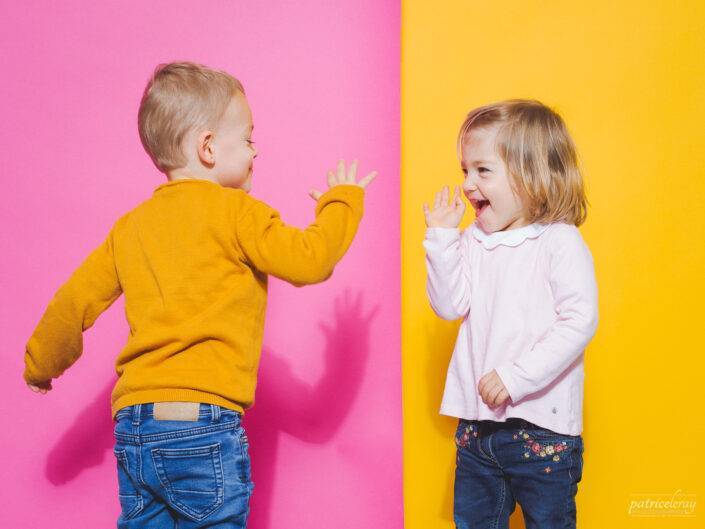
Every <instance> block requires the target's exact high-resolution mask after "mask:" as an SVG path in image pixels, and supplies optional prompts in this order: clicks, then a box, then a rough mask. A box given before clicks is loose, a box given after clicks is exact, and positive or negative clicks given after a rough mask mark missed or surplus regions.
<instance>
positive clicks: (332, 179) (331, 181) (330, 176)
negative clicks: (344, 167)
mask: <svg viewBox="0 0 705 529" xmlns="http://www.w3.org/2000/svg"><path fill="white" fill-rule="evenodd" d="M334 185H335V174H334V173H333V171H328V187H333V186H334Z"/></svg>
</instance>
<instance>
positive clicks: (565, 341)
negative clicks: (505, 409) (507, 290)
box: [495, 226, 598, 403]
mask: <svg viewBox="0 0 705 529" xmlns="http://www.w3.org/2000/svg"><path fill="white" fill-rule="evenodd" d="M569 228H570V229H566V230H560V231H558V232H557V233H556V236H555V237H554V240H553V241H551V248H550V258H549V280H550V285H551V291H552V293H553V299H554V307H555V312H556V320H555V322H554V324H553V325H552V326H551V328H550V329H549V330H548V331H547V332H546V334H545V335H544V336H543V337H542V338H541V339H539V340H538V341H537V342H536V343H535V344H534V345H533V347H532V348H531V349H529V350H527V351H525V352H524V353H522V354H521V355H520V356H519V357H518V358H515V359H514V360H512V361H509V362H505V363H504V364H502V365H500V366H498V367H497V368H495V370H496V372H497V374H498V375H499V378H500V379H502V382H503V383H504V385H505V387H506V388H507V391H508V393H509V396H510V398H511V399H512V402H514V403H516V402H518V401H519V400H521V399H522V398H524V397H525V396H526V395H529V394H531V393H534V392H536V391H539V390H541V389H543V388H545V387H546V386H548V385H549V384H550V383H551V382H552V381H553V380H555V379H556V378H557V377H558V376H559V375H560V374H561V373H562V372H563V371H564V370H565V369H567V368H568V367H569V366H570V364H572V363H573V362H574V361H575V360H576V359H577V358H578V357H579V356H580V355H581V354H582V353H583V351H584V349H585V347H586V346H587V344H588V343H589V342H590V340H591V339H592V337H593V336H594V334H595V331H596V330H597V322H598V299H597V283H596V280H595V271H594V266H593V259H592V255H591V254H590V250H589V249H588V247H587V245H586V244H585V242H584V241H583V239H582V237H581V235H580V232H579V231H578V229H577V228H576V227H575V226H570V227H569Z"/></svg>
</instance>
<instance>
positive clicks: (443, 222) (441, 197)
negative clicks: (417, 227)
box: [423, 186, 465, 228]
mask: <svg viewBox="0 0 705 529" xmlns="http://www.w3.org/2000/svg"><path fill="white" fill-rule="evenodd" d="M460 195H461V193H460V186H456V188H455V196H454V197H453V200H452V201H451V200H450V191H449V189H448V186H444V187H443V189H441V190H440V191H439V192H438V193H436V201H435V202H434V204H433V210H431V209H429V207H428V204H426V203H425V202H424V205H423V212H424V214H425V215H426V226H428V227H429V228H457V227H458V226H459V225H460V221H461V220H463V215H464V214H465V202H463V199H462V198H460Z"/></svg>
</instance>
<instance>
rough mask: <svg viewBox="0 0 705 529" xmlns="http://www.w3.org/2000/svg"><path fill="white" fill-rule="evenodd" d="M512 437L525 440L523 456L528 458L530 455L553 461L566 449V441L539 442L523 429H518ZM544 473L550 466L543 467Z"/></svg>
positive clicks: (547, 471)
mask: <svg viewBox="0 0 705 529" xmlns="http://www.w3.org/2000/svg"><path fill="white" fill-rule="evenodd" d="M513 437H514V439H519V438H520V437H521V438H522V439H523V440H524V441H525V443H524V458H525V459H529V458H530V457H531V456H532V455H534V456H536V457H537V458H538V457H540V458H546V457H548V458H549V459H551V460H553V461H556V462H558V461H560V460H561V456H560V455H559V454H560V453H561V452H563V451H564V450H567V449H568V443H566V442H565V441H559V442H557V443H540V442H538V441H536V440H535V439H532V438H531V436H530V435H529V434H528V433H526V432H525V431H524V430H519V434H514V436H513ZM543 471H544V472H546V474H548V473H549V472H551V467H546V468H544V469H543Z"/></svg>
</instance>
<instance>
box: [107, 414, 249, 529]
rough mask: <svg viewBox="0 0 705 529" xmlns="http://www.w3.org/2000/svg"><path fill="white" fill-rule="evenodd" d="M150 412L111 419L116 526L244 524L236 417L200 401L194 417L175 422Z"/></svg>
mask: <svg viewBox="0 0 705 529" xmlns="http://www.w3.org/2000/svg"><path fill="white" fill-rule="evenodd" d="M152 410H153V404H152V403H146V404H135V405H133V406H128V407H126V408H122V409H121V410H119V411H118V412H117V415H116V417H115V420H116V422H115V432H114V433H115V447H114V453H115V458H116V462H117V470H118V485H119V496H120V506H121V508H122V512H121V513H120V516H119V518H118V521H117V526H118V529H166V528H168V529H175V528H176V527H178V528H179V529H196V528H201V527H209V528H214V529H215V528H220V529H225V528H227V529H237V528H244V527H245V526H246V524H247V517H248V514H249V500H250V495H251V493H252V489H253V484H252V481H251V477H250V457H249V454H248V440H247V436H246V435H245V430H244V429H243V427H242V424H241V414H240V413H238V412H236V411H234V410H229V409H227V408H224V407H222V406H216V405H213V404H203V403H201V404H200V409H199V416H198V420H196V421H175V420H156V419H154V417H153V414H152Z"/></svg>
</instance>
